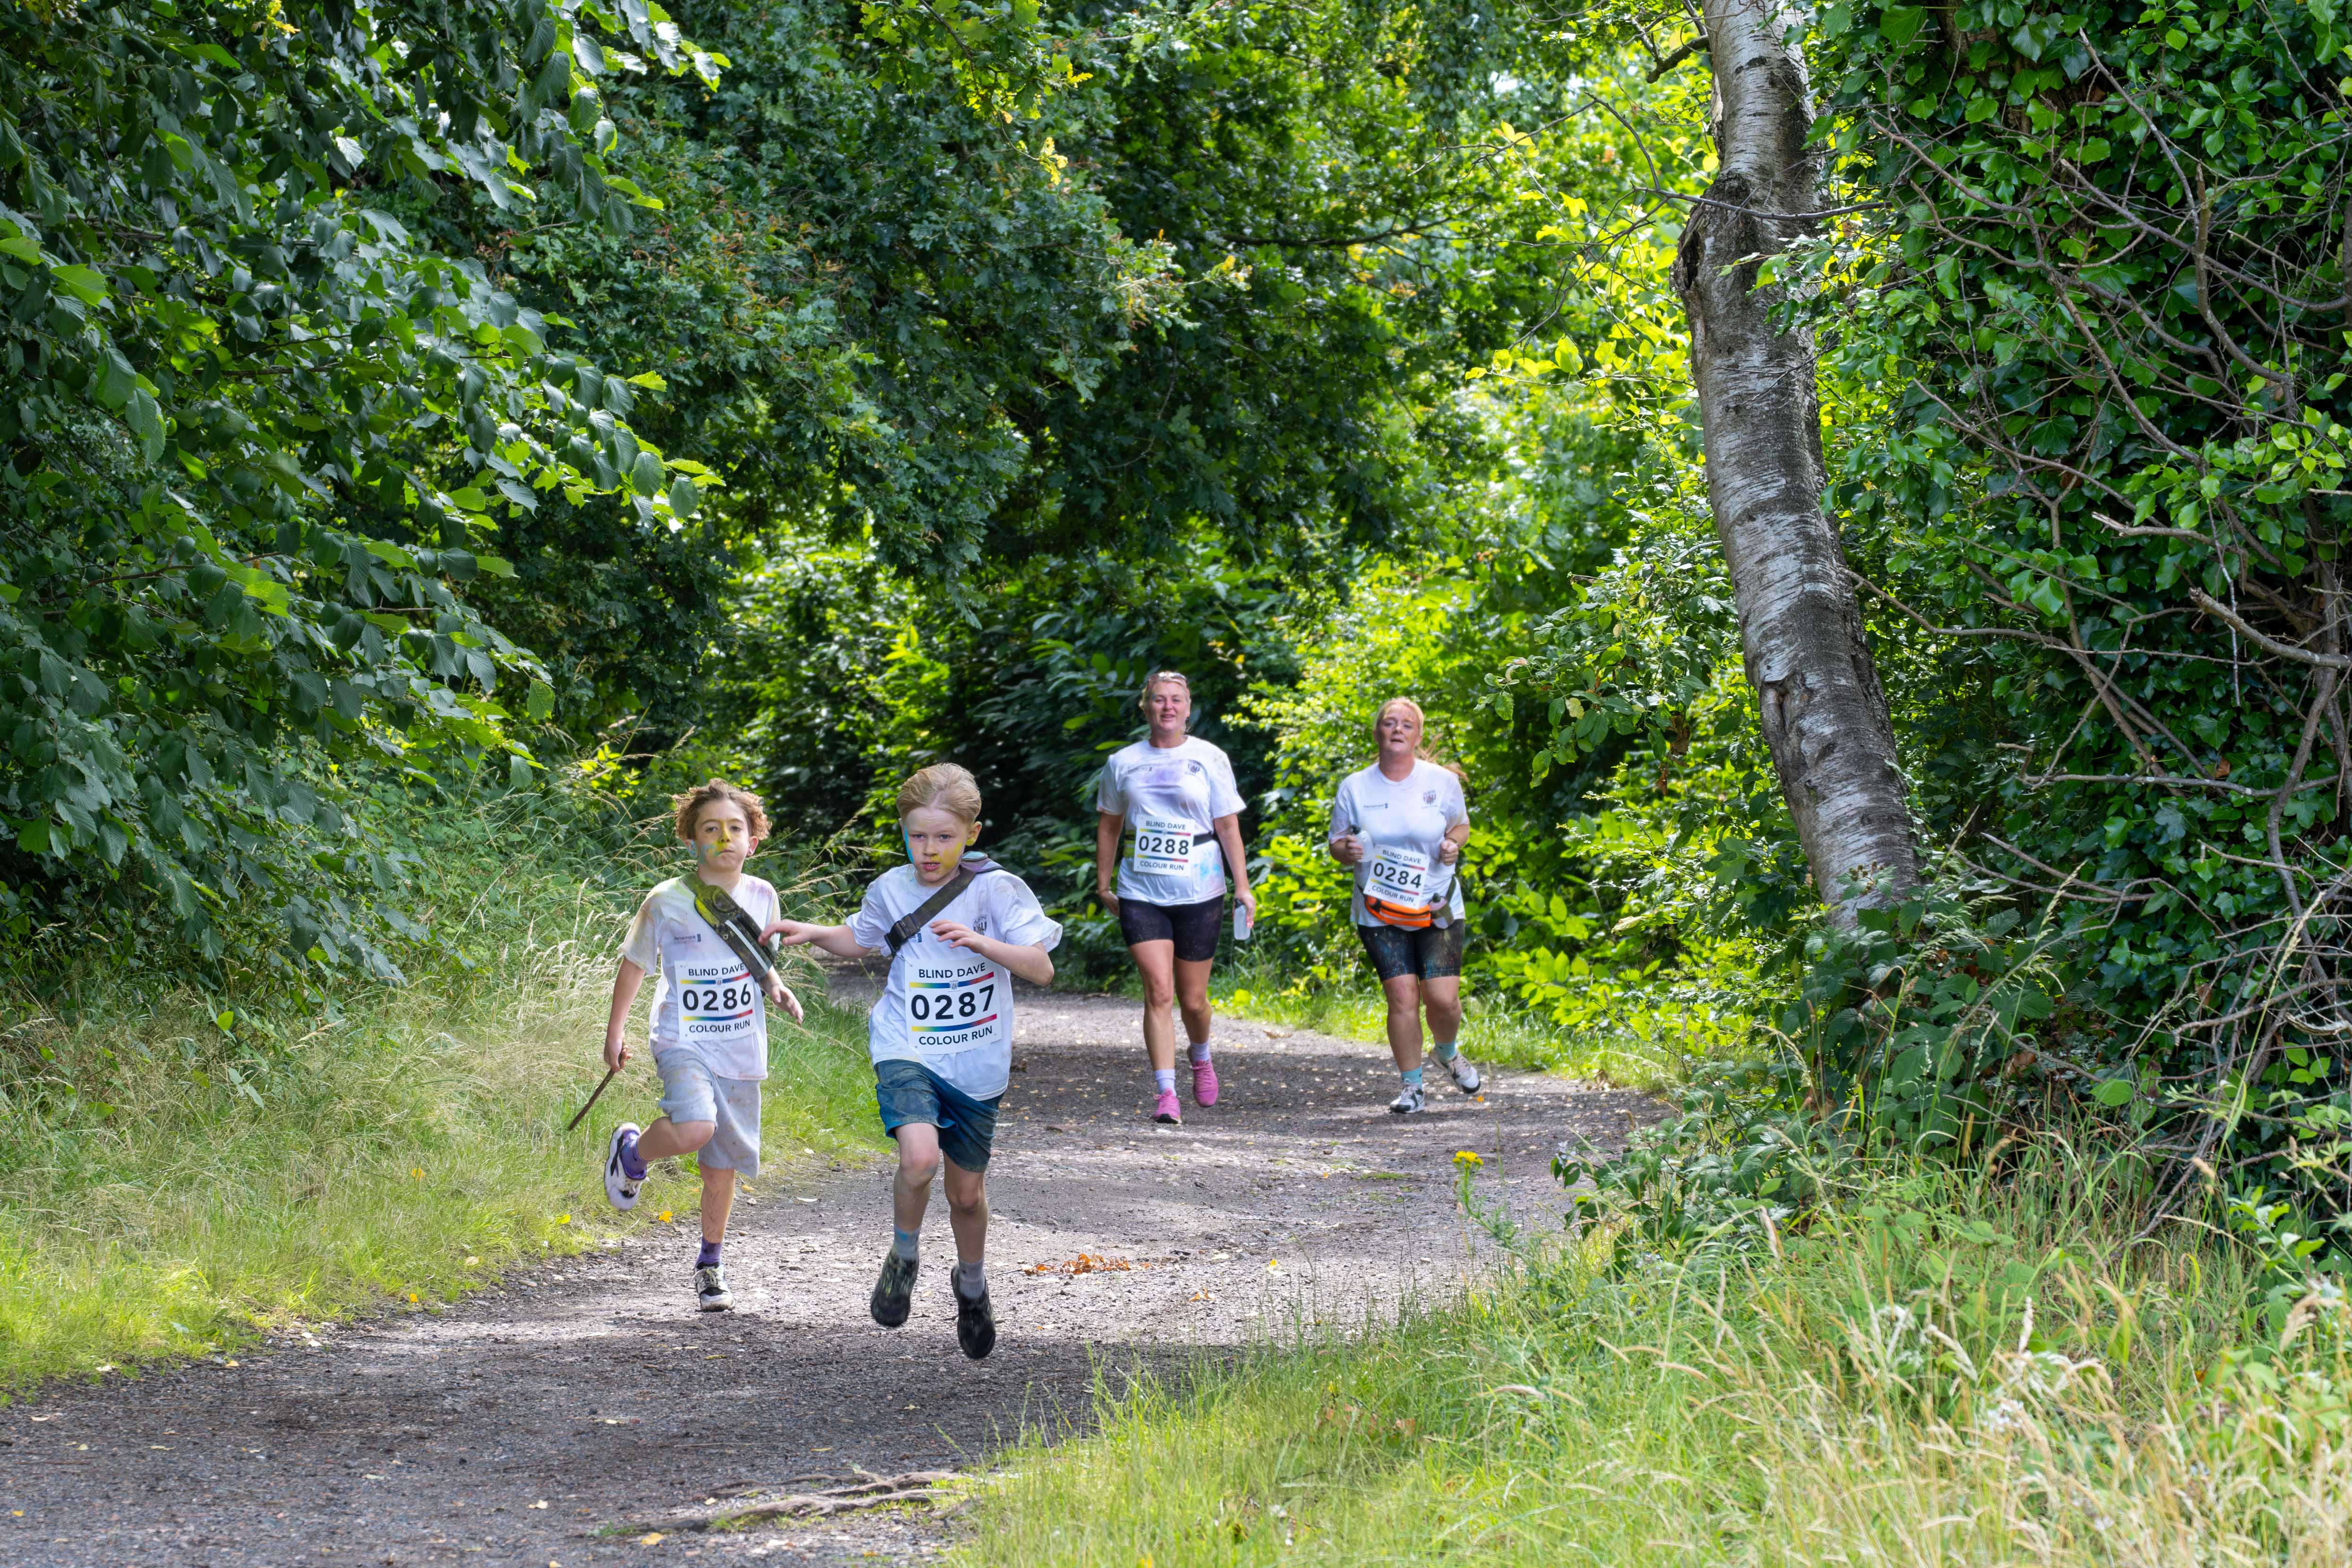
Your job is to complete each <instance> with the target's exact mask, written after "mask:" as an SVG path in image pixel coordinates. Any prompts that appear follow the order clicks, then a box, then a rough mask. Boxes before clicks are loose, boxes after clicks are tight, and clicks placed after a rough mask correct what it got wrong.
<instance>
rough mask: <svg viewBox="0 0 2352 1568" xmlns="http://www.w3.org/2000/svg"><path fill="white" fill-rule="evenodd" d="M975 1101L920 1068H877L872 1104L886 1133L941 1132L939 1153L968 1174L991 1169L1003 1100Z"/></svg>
mask: <svg viewBox="0 0 2352 1568" xmlns="http://www.w3.org/2000/svg"><path fill="white" fill-rule="evenodd" d="M1003 1098H1004V1097H1003V1095H1001V1094H1000V1095H998V1096H997V1097H996V1099H995V1100H974V1099H973V1098H972V1097H971V1096H970V1095H968V1094H966V1093H965V1092H964V1091H963V1090H961V1089H958V1088H956V1087H955V1085H953V1084H951V1083H949V1082H946V1081H945V1080H944V1079H940V1076H939V1075H938V1074H936V1073H934V1072H932V1071H931V1069H930V1068H927V1067H925V1066H924V1065H923V1064H922V1063H920V1062H909V1061H887V1062H876V1063H875V1064H874V1099H875V1102H876V1103H877V1105H879V1106H880V1107H881V1108H882V1131H885V1132H896V1131H898V1129H899V1128H901V1127H903V1126H905V1125H906V1124H907V1123H908V1122H909V1121H920V1122H924V1123H927V1124H929V1126H932V1127H936V1128H938V1129H939V1130H940V1153H942V1154H945V1155H946V1156H947V1157H948V1158H949V1159H950V1160H953V1161H954V1162H955V1163H957V1164H959V1165H961V1166H962V1167H963V1168H964V1169H965V1170H967V1171H985V1170H987V1169H988V1155H989V1151H990V1150H991V1149H992V1147H993V1146H994V1145H995V1142H996V1106H997V1101H998V1100H1003Z"/></svg>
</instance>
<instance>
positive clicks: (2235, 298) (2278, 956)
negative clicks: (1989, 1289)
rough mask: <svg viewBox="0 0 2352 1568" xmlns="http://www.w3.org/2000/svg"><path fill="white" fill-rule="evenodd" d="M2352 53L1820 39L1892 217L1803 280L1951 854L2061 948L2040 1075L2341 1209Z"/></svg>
mask: <svg viewBox="0 0 2352 1568" xmlns="http://www.w3.org/2000/svg"><path fill="white" fill-rule="evenodd" d="M2339 28H2340V23H2339V21H2338V20H2337V19H2336V16H2335V15H2334V11H2333V8H2331V7H2322V6H2315V7H2294V8H2288V9H2284V10H2279V9H2273V8H2271V7H2266V6H2261V5H2234V4H2230V5H2219V6H2214V7H2208V8H2204V9H2201V10H2196V11H2170V10H2167V9H2165V8H2162V7H2156V8H2147V7H2143V6H2140V5H2119V6H2118V5H2104V6H2103V5H2090V6H2083V7H2076V8H2074V9H2073V10H2071V11H2068V12H2066V13H2064V14H2063V15H2062V14H2060V13H2056V12H2052V13H2049V14H2046V15H2028V14H2026V13H2025V12H2024V11H2021V10H2020V9H2018V8H2016V7H2013V6H2010V7H2003V6H1999V5H1980V6H1962V7H1959V8H1958V9H1956V10H1951V11H1935V10H1923V9H1920V8H1917V7H1907V6H1893V5H1838V6H1834V7H1832V8H1831V9H1830V10H1829V11H1828V12H1826V13H1824V15H1823V18H1822V33H1823V34H1824V36H1825V37H1827V38H1828V39H1829V40H1831V41H1830V44H1829V47H1828V58H1829V61H1830V63H1831V65H1832V70H1833V76H1832V80H1833V81H1834V82H1835V92H1834V98H1833V103H1834V107H1835V114H1834V116H1833V122H1832V124H1831V125H1829V126H1826V127H1825V134H1829V135H1832V136H1833V137H1834V139H1835V143H1836V148H1837V151H1838V153H1839V154H1840V155H1841V156H1842V157H1843V159H1844V167H1845V168H1846V169H1847V170H1848V171H1849V172H1850V173H1851V174H1853V176H1854V177H1855V178H1856V179H1857V180H1859V181H1861V182H1862V183H1863V184H1864V185H1865V187H1866V188H1867V191H1869V192H1874V193H1875V194H1877V195H1879V196H1880V197H1881V199H1883V201H1884V202H1885V204H1886V206H1885V211H1884V213H1883V215H1880V216H1868V217H1864V218H1862V219H1859V220H1857V223H1856V226H1854V227H1853V228H1852V229H1850V230H1848V231H1845V232H1844V233H1843V234H1841V235H1839V236H1834V237H1831V238H1830V239H1828V240H1827V241H1825V242H1824V244H1823V245H1822V247H1821V248H1820V249H1819V250H1818V251H1817V252H1816V253H1815V254H1814V255H1813V257H1812V258H1811V262H1810V265H1811V268H1813V271H1812V274H1811V276H1812V277H1813V278H1814V279H1816V281H1817V282H1818V284H1819V286H1820V287H1819V291H1818V293H1817V294H1816V296H1815V300H1816V308H1817V310H1819V311H1820V312H1821V314H1822V318H1823V320H1824V322H1825V324H1826V321H1827V318H1828V317H1829V316H1830V315H1831V314H1834V316H1835V317H1836V325H1837V326H1838V328H1839V329H1840V330H1841V331H1842V332H1843V344H1842V347H1841V348H1840V350H1839V352H1838V354H1837V356H1836V357H1835V359H1834V360H1833V361H1832V363H1831V364H1830V366H1829V367H1828V374H1829V375H1830V376H1831V378H1832V382H1833V383H1834V384H1836V385H1837V386H1838V387H1839V388H1840V391H1839V392H1838V394H1837V395H1839V396H1841V397H1843V398H1844V399H1846V400H1847V401H1848V402H1849V405H1851V406H1853V407H1854V408H1855V409H1857V410H1858V411H1864V412H1869V413H1871V415H1872V416H1871V417H1870V418H1869V419H1867V420H1866V421H1865V422H1864V424H1863V425H1862V426H1860V427H1859V428H1856V429H1854V430H1853V431H1851V432H1849V433H1848V435H1847V436H1846V437H1845V439H1844V440H1843V443H1842V445H1843V450H1842V451H1840V452H1839V453H1837V454H1836V455H1835V457H1834V458H1833V462H1834V467H1835V472H1836V476H1837V479H1838V482H1839V487H1840V488H1839V495H1840V498H1841V501H1842V503H1843V505H1844V506H1845V507H1846V508H1847V509H1849V510H1850V512H1851V515H1852V517H1853V526H1854V532H1855V534H1856V536H1857V537H1858V539H1859V541H1860V542H1861V543H1862V546H1863V551H1862V553H1863V554H1864V556H1865V557H1866V558H1867V561H1868V563H1869V564H1870V566H1871V567H1872V568H1873V569H1874V573H1875V574H1877V575H1878V576H1879V577H1880V580H1881V581H1882V582H1884V583H1885V584H1886V590H1885V596H1884V598H1883V599H1882V600H1881V602H1880V605H1879V611H1878V613H1877V617H1876V618H1877V629H1878V630H1879V632H1880V633H1881V636H1882V637H1883V639H1884V644H1883V646H1885V645H1893V646H1894V647H1896V648H1897V649H1898V650H1899V651H1898V652H1897V653H1896V654H1895V664H1896V665H1897V667H1898V668H1901V669H1903V670H1905V671H1906V672H1907V673H1908V674H1909V676H1910V679H1895V680H1893V681H1891V683H1890V689H1891V690H1892V691H1893V692H1894V693H1895V704H1896V708H1897V722H1898V725H1899V726H1901V728H1902V729H1903V730H1904V731H1905V734H1906V745H1907V747H1908V749H1909V751H1910V752H1911V754H1912V755H1913V756H1915V757H1916V758H1917V759H1918V762H1917V764H1916V771H1917V774H1918V777H1919V779H1920V781H1921V800H1920V804H1921V805H1922V806H1923V808H1924V809H1925V812H1926V814H1927V826H1928V827H1929V830H1930V831H1931V832H1932V833H1936V834H1954V835H1958V836H1961V837H1969V838H1972V839H1973V840H1974V842H1973V843H1972V844H1971V845H1970V846H1969V851H1968V852H1969V853H1970V854H1971V855H1973V856H1975V857H1976V858H1979V860H1980V861H1981V863H1983V864H1984V865H1985V866H1987V867H1988V868H1990V869H1992V870H1995V871H1997V872H1999V873H2000V874H2001V875H2002V876H2003V877H2004V878H2006V879H2008V880H2009V882H2010V884H2011V886H2012V887H2013V888H2016V889H2019V890H2020V892H2021V894H2023V895H2024V896H2029V897H2032V898H2035V899H2037V900H2039V899H2042V898H2052V897H2054V898H2055V899H2056V901H2057V908H2058V909H2059V910H2060V911H2061V912H2060V919H2061V921H2063V922H2064V923H2065V924H2067V925H2069V926H2070V927H2071V928H2072V930H2073V931H2074V937H2075V940H2074V945H2073V947H2072V951H2071V952H2070V953H2068V954H2067V955H2066V956H2065V958H2064V963H2063V971H2064V972H2063V989H2064V990H2065V991H2066V993H2067V994H2069V995H2070V996H2072V997H2074V998H2076V999H2077V1000H2078V1002H2079V1003H2080V1005H2079V1006H2077V1007H2075V1008H2074V1009H2072V1017H2071V1020H2069V1019H2066V1018H2063V1017H2062V1018H2060V1019H2054V1020H2053V1025H2056V1024H2061V1023H2065V1022H2069V1021H2071V1023H2072V1024H2073V1028H2072V1030H2071V1032H2068V1033H2065V1034H2063V1037H2061V1038H2059V1039H2057V1040H2054V1041H2051V1042H2047V1043H2045V1047H2044V1053H2045V1054H2044V1055H2042V1056H2041V1057H2037V1058H2034V1066H2033V1067H2032V1069H2031V1070H2032V1071H2033V1072H2035V1073H2040V1072H2042V1071H2043V1070H2044V1069H2045V1068H2048V1067H2049V1066H2050V1065H2051V1062H2052V1058H2053V1056H2055V1057H2057V1058H2072V1065H2071V1066H2069V1065H2068V1063H2067V1062H2066V1061H2064V1060H2063V1059H2062V1060H2061V1061H2060V1063H2059V1064H2058V1066H2057V1068H2056V1070H2057V1072H2058V1076H2059V1077H2060V1078H2061V1079H2064V1078H2065V1077H2066V1076H2067V1074H2068V1072H2070V1071H2071V1070H2072V1067H2081V1066H2093V1065H2096V1064H2101V1063H2104V1064H2105V1065H2104V1066H2101V1067H2099V1068H2098V1073H2097V1076H2099V1077H2101V1078H2102V1079H2105V1081H2106V1082H2108V1083H2113V1084H2117V1085H2119V1086H2121V1087H2117V1088H2115V1089H2108V1090H2104V1091H2103V1092H2102V1094H2101V1098H2102V1100H2103V1101H2104V1102H2105V1103H2109V1104H2118V1105H2120V1104H2125V1103H2128V1102H2130V1101H2131V1100H2133V1098H2134V1096H2135V1093H2140V1094H2145V1095H2153V1096H2155V1097H2156V1098H2158V1099H2159V1100H2170V1099H2186V1100H2199V1099H2206V1098H2209V1097H2211V1098H2210V1103H2211V1108H2212V1110H2213V1114H2212V1115H2210V1116H2207V1117H2201V1118H2189V1119H2185V1120H2176V1121H2173V1122H2172V1124H2171V1128H2170V1131H2169V1132H2168V1136H2169V1137H2170V1138H2172V1139H2173V1140H2174V1141H2175V1142H2176V1147H2177V1148H2179V1151H2180V1152H2183V1153H2185V1154H2215V1153H2216V1152H2217V1151H2218V1150H2219V1149H2221V1147H2223V1146H2224V1145H2225V1144H2226V1147H2227V1149H2228V1150H2229V1152H2230V1157H2231V1161H2232V1162H2233V1163H2238V1164H2239V1165H2240V1166H2241V1167H2242V1168H2243V1163H2244V1162H2245V1161H2247V1160H2249V1159H2252V1161H2253V1167H2252V1168H2253V1169H2254V1170H2256V1171H2257V1172H2259V1173H2266V1174H2267V1175H2269V1176H2270V1177H2271V1179H2273V1180H2278V1181H2284V1180H2289V1179H2292V1180H2294V1181H2296V1182H2298V1183H2302V1184H2305V1185H2304V1187H2303V1190H2305V1191H2306V1192H2312V1191H2315V1190H2318V1189H2321V1188H2329V1189H2334V1190H2335V1192H2336V1196H2335V1197H2333V1198H2331V1199H2329V1200H2328V1201H2329V1202H2331V1203H2335V1202H2337V1201H2339V1200H2340V1180H2341V1178H2340V1175H2326V1174H2323V1173H2322V1172H2323V1171H2324V1170H2325V1169H2326V1167H2328V1166H2330V1165H2334V1164H2340V1163H2341V1155H2342V1153H2343V1152H2344V1146H2343V1144H2342V1142H2341V1139H2342V1133H2343V1128H2344V1126H2345V1125H2346V1123H2345V1120H2344V1119H2345V1117H2346V1114H2347V1112H2346V1110H2345V1106H2346V1104H2347V1101H2346V1100H2344V1097H2343V1093H2342V1079H2341V1070H2340V1069H2341V1057H2340V1054H2339V1053H2340V1049H2341V1047H2340V1044H2339V1042H2340V1040H2341V1038H2342V1030H2341V1027H2340V1021H2341V1020H2340V1016H2339V1014H2338V1012H2337V1010H2336V1003H2335V1002H2334V1001H2333V997H2334V994H2335V989H2334V987H2335V983H2334V981H2333V980H2332V979H2326V978H2323V976H2327V975H2332V974H2333V973H2335V971H2336V968H2337V967H2338V966H2339V965H2340V963H2341V953H2342V952H2343V945H2344V944H2343V933H2342V929H2341V922H2342V919H2343V913H2344V910H2343V909H2342V905H2341V891H2340V889H2342V887H2343V886H2344V883H2343V880H2342V878H2341V875H2340V872H2341V868H2342V866H2343V863H2344V852H2343V846H2344V833H2345V828H2346V821H2347V819H2346V816H2345V812H2344V808H2343V806H2344V802H2343V790H2342V787H2341V785H2342V782H2343V780H2344V779H2345V777H2346V776H2347V766H2346V763H2347V758H2348V757H2352V753H2347V751H2346V744H2347V742H2346V736H2347V725H2346V708H2345V703H2344V700H2343V691H2342V685H2343V682H2342V679H2341V673H2340V672H2341V670H2342V668H2344V666H2343V663H2342V650H2343V649H2344V647H2346V646H2347V639H2346V638H2345V637H2344V635H2343V633H2344V625H2343V620H2342V599H2341V591H2340V587H2339V584H2338V574H2339V564H2338V558H2339V553H2340V550H2341V545H2342V538H2343V533H2344V530H2345V526H2346V523H2347V521H2352V513H2347V510H2346V508H2347V500H2346V497H2345V487H2344V486H2343V484H2342V483H2341V481H2340V479H2338V478H2337V477H2336V476H2338V475H2340V474H2341V473H2342V472H2343V470H2344V468H2345V465H2346V463H2347V460H2352V447H2347V441H2352V433H2347V429H2346V426H2345V421H2346V419H2347V417H2352V410H2347V407H2346V405H2345V396H2346V394H2345V392H2344V390H2343V388H2344V383H2345V381H2346V377H2347V374H2352V361H2347V358H2346V348H2345V343H2344V340H2343V338H2342V334H2341V332H2340V331H2339V328H2340V326H2341V321H2340V305H2341V297H2342V295H2343V294H2344V290H2345V288H2346V284H2347V278H2346V275H2345V270H2344V267H2345V263H2344V259H2343V255H2342V240H2343V234H2344V230H2343V211H2344V203H2343V200H2342V191H2343V188H2344V183H2345V180H2346V178H2347V174H2352V165H2348V164H2347V151H2346V144H2345V142H2344V138H2343V131H2342V127H2343V121H2344V117H2345V110H2344V104H2343V100H2342V97H2341V95H2340V94H2339V93H2338V92H2337V91H2336V83H2335V80H2334V73H2332V72H2329V71H2326V70H2324V69H2316V68H2326V67H2327V66H2328V64H2329V62H2331V61H2334V60H2336V58H2338V57H2339V56H2340V54H2341V51H2342V47H2343V42H2342V38H2341V37H2340V32H2339ZM2051 1045H2055V1046H2057V1047H2060V1048H2059V1049H2057V1050H2056V1051H2054V1052H2053V1051H2051V1050H2050V1048H2049V1047H2050V1046H2051ZM2289 1049H2293V1050H2294V1051H2296V1052H2298V1053H2299V1054H2300V1058H2301V1060H2300V1063H2299V1065H2298V1067H2297V1069H2296V1070H2302V1071H2305V1072H2306V1073H2307V1074H2309V1076H2308V1077H2307V1078H2306V1079H2305V1080H2303V1081H2302V1082H2301V1083H2292V1082H2290V1081H2288V1079H2289V1075H2284V1074H2278V1073H2277V1072H2276V1068H2277V1066H2278V1065H2279V1063H2280V1062H2281V1061H2282V1059H2283V1056H2284V1052H2285V1051H2287V1050H2289ZM2085 1058H2088V1059H2087V1060H2086V1059H2085ZM2315 1061H2316V1062H2319V1063H2320V1064H2321V1065H2320V1066H2319V1068H2318V1070H2317V1071H2316V1072H2313V1071H2312V1070H2311V1068H2312V1064H2313V1063H2314V1062H2315ZM2331 1068H2332V1069H2333V1071H2332V1072H2331ZM2126 1079H2130V1080H2132V1082H2133V1083H2134V1084H2137V1085H2138V1086H2139V1088H2138V1089H2137V1090H2136V1089H2134V1088H2133V1087H2131V1086H2130V1085H2126V1084H2125V1083H2124V1080H2126ZM2327 1149H2334V1150H2335V1151H2336V1152H2335V1154H2333V1155H2329V1154H2326V1153H2324V1152H2317V1151H2325V1150H2327ZM2291 1173H2292V1174H2291Z"/></svg>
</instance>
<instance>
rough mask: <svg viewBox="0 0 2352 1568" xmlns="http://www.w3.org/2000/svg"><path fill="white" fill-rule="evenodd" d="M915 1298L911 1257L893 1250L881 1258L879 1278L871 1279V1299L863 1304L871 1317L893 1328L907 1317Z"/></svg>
mask: <svg viewBox="0 0 2352 1568" xmlns="http://www.w3.org/2000/svg"><path fill="white" fill-rule="evenodd" d="M914 1300H915V1260H914V1259H913V1258H901V1257H899V1256H898V1254H897V1253H896V1252H893V1253H890V1254H889V1255H887V1257H885V1258H883V1259H882V1278H880V1279H877V1280H876V1281H874V1299H873V1300H871V1301H870V1302H868V1303H867V1306H868V1307H869V1308H870V1309H871V1310H872V1311H873V1313H874V1321H876V1322H877V1323H879V1324H881V1325H882V1326H883V1327H884V1328H886V1329H895V1328H897V1327H898V1325H899V1324H901V1323H903V1322H905V1321H907V1313H908V1310H909V1308H911V1307H912V1305H913V1303H914Z"/></svg>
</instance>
